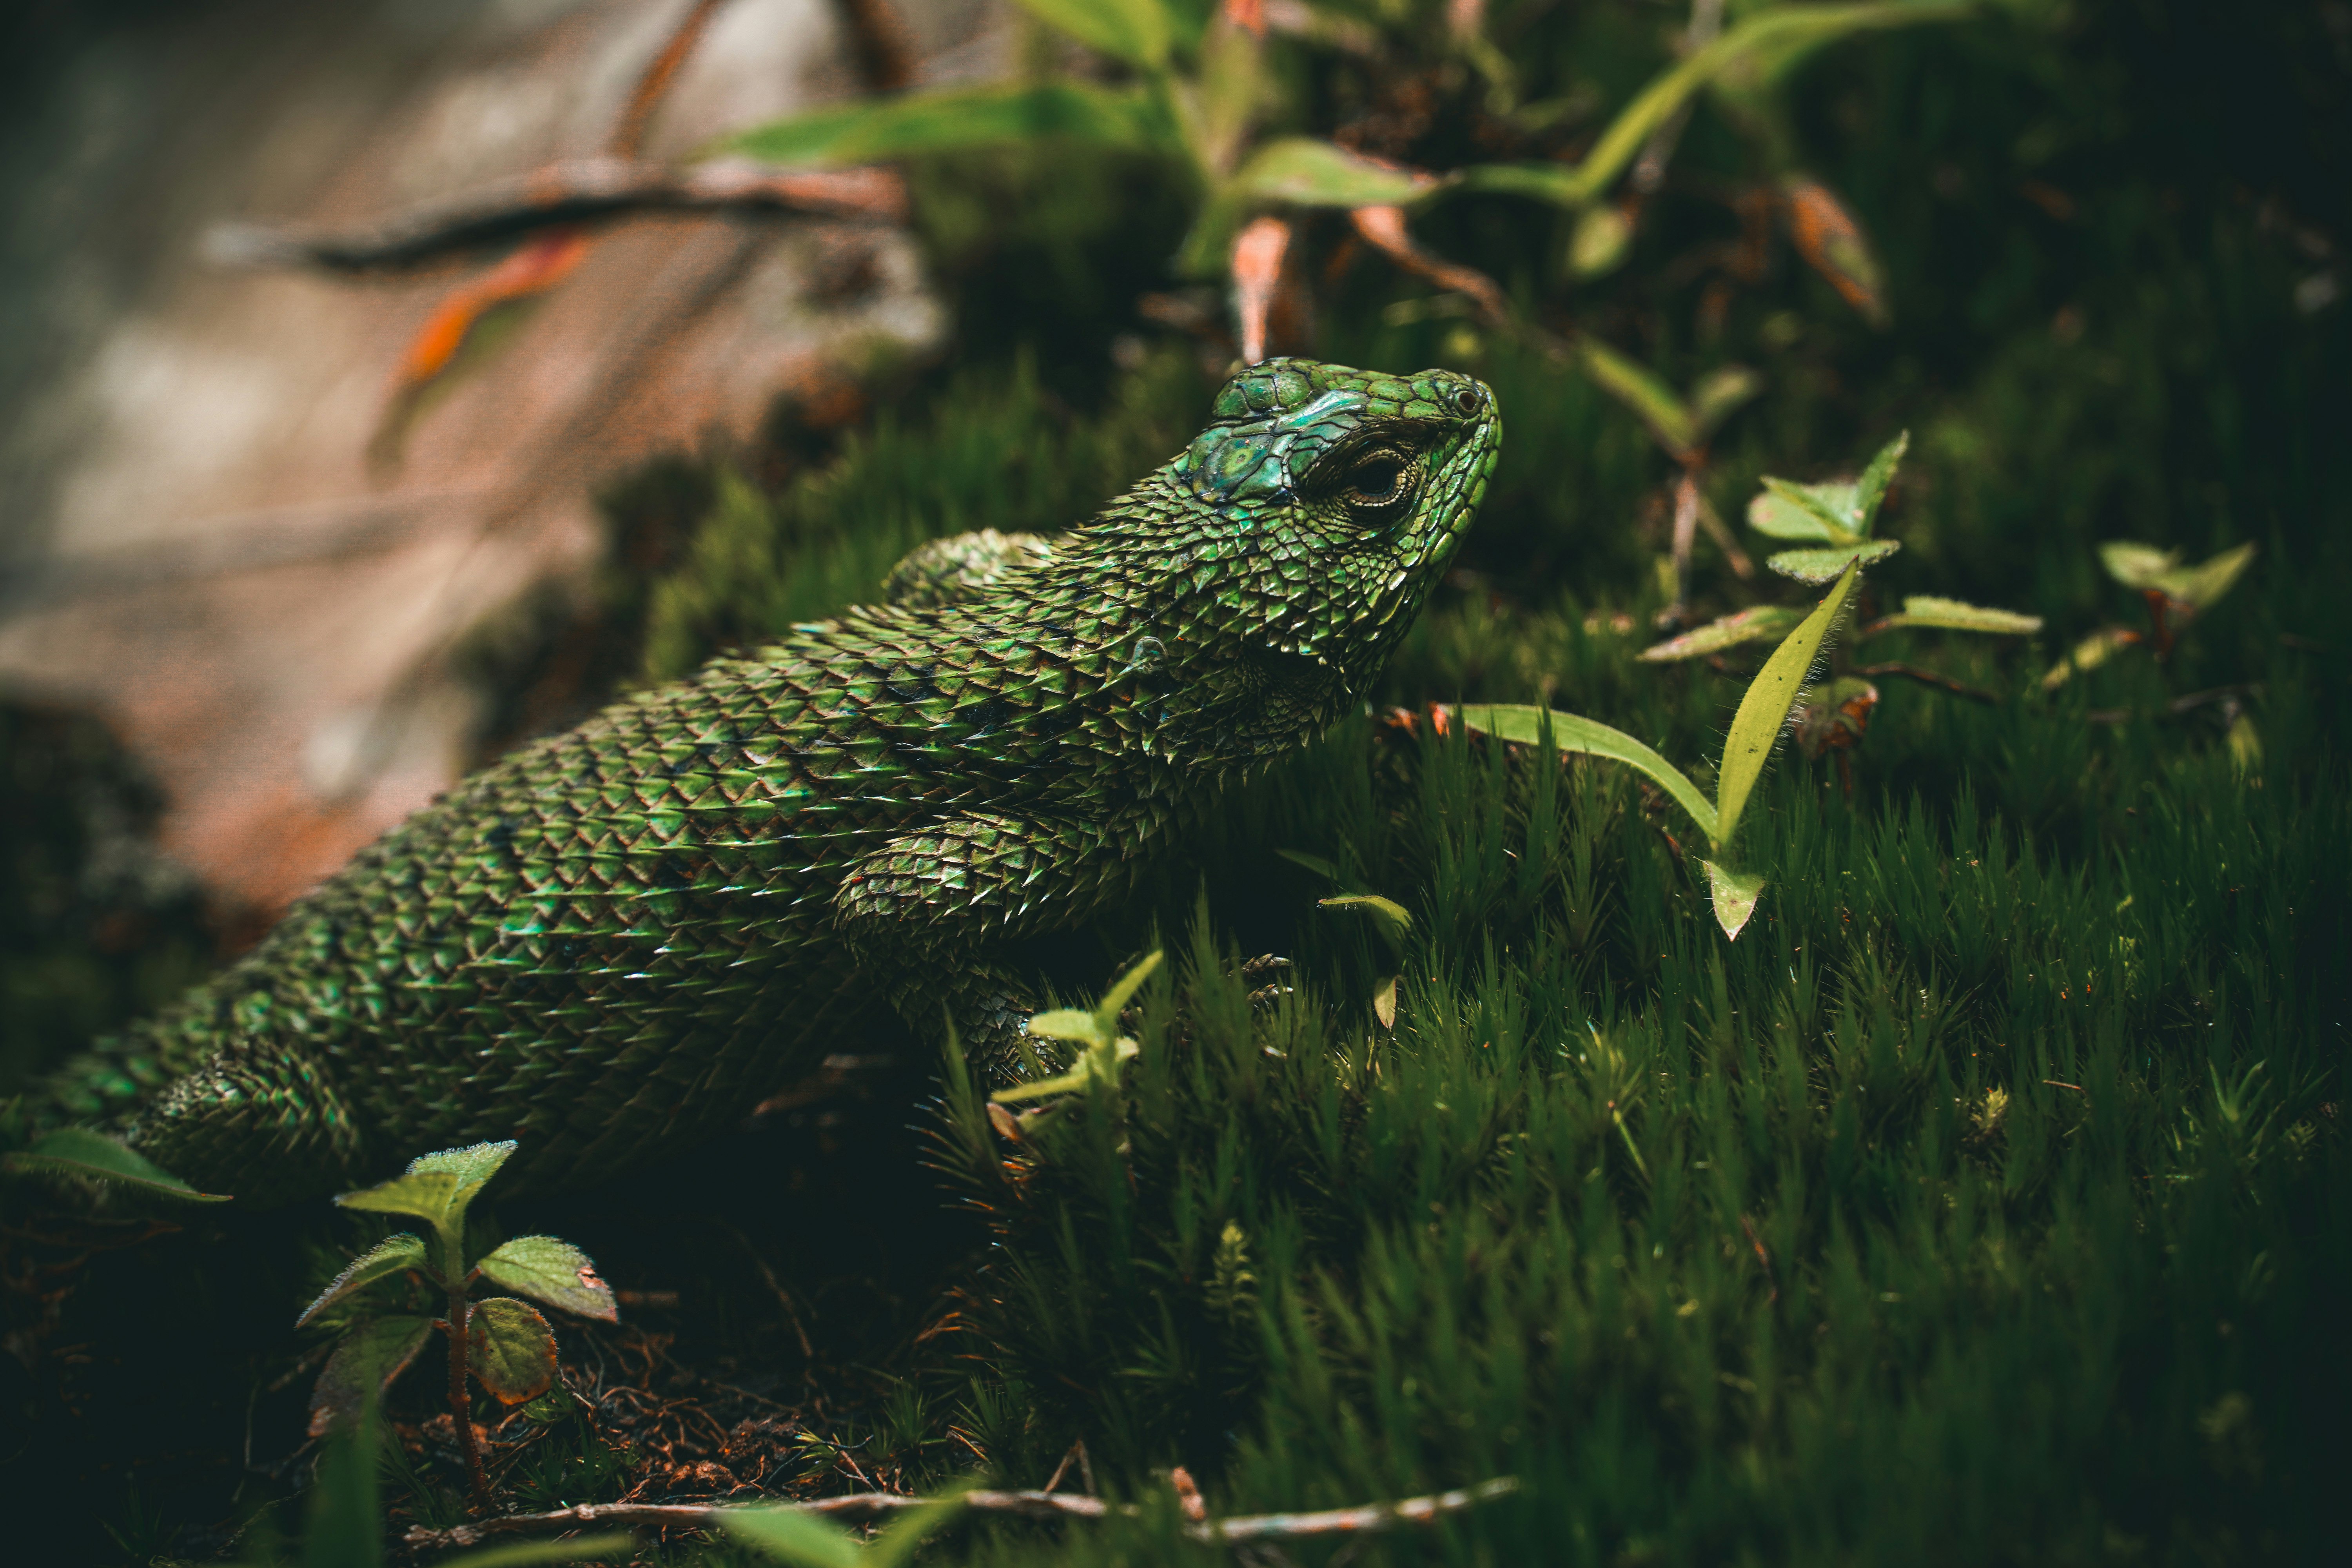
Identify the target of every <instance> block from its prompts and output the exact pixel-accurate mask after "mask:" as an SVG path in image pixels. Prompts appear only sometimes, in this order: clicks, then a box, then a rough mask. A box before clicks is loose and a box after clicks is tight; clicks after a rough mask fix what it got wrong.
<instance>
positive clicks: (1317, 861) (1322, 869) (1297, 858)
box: [1275, 849, 1339, 882]
mask: <svg viewBox="0 0 2352 1568" xmlns="http://www.w3.org/2000/svg"><path fill="white" fill-rule="evenodd" d="M1275 853H1276V855H1279V856H1281V857H1282V858H1284V859H1286V860H1287V861H1289V862H1290V863H1291V864H1292V865H1294V866H1304V867H1305V868H1307V869H1308V870H1309V871H1312V872H1314V873H1315V874H1316V875H1317V876H1318V877H1320V878H1322V879H1324V880H1325V881H1327V882H1336V881H1338V880H1339V867H1337V866H1334V865H1333V864H1331V862H1330V861H1328V860H1326V859H1325V858H1323V857H1322V856H1320V855H1309V854H1308V853H1307V851H1305V850H1304V849H1277V850H1276V851H1275Z"/></svg>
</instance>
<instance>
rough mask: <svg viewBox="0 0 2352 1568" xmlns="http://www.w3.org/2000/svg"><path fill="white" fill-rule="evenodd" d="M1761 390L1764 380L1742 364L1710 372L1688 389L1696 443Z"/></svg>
mask: <svg viewBox="0 0 2352 1568" xmlns="http://www.w3.org/2000/svg"><path fill="white" fill-rule="evenodd" d="M1763 390H1764V378H1763V377H1762V376H1760V375H1759V374H1756V373H1755V372H1754V371H1752V370H1750V369H1748V367H1747V366H1746V365H1744V364H1727V365H1724V366H1722V367H1721V368H1720V369H1717V370H1711V371H1709V372H1707V374H1705V375H1703V376H1701V377H1700V378H1699V382H1698V384H1697V385H1696V386H1694V387H1692V388H1691V395H1690V422H1691V433H1692V436H1693V437H1694V438H1695V439H1696V440H1698V441H1705V440H1706V439H1707V438H1708V437H1711V436H1713V435H1714V434H1715V433H1716V431H1717V429H1719V428H1721V427H1722V425H1723V422H1724V421H1725V420H1727V419H1728V418H1730V417H1731V416H1732V415H1733V414H1735V413H1737V412H1738V410H1739V409H1740V407H1742V406H1743V405H1746V404H1747V403H1748V402H1749V401H1751V400H1752V399H1753V398H1754V397H1755V396H1756V395H1757V394H1758V393H1759V392H1761V391H1763Z"/></svg>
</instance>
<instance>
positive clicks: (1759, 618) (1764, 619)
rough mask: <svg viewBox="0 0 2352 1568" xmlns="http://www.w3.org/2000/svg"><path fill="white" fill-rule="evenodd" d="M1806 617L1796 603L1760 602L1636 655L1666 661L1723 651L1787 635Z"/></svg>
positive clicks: (1654, 660)
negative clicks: (1791, 628) (1771, 603)
mask: <svg viewBox="0 0 2352 1568" xmlns="http://www.w3.org/2000/svg"><path fill="white" fill-rule="evenodd" d="M1804 618H1805V612H1804V610H1803V609H1801V607H1799V606H1798V605H1755V606H1754V607H1752V608H1750V609H1745V610H1741V611H1739V612H1738V614H1736V615H1729V616H1723V617H1722V618H1721V619H1719V620H1713V621H1709V622H1708V623H1707V624H1706V625H1705V626H1695V627H1693V628H1692V629H1691V630H1689V631H1686V632H1685V633H1683V635H1682V636H1680V637H1668V638H1667V639H1666V640H1665V641H1664V642H1662V643H1658V644H1655V645H1654V646H1652V647H1645V648H1643V650H1642V651H1641V652H1640V653H1639V654H1636V655H1635V656H1634V657H1635V658H1641V659H1644V660H1647V661H1648V662H1650V663H1652V664H1664V663H1666V662H1668V661H1671V660H1674V659H1681V658H1699V657H1700V656H1701V655H1703V654H1710V653H1721V652H1722V651H1723V650H1724V649H1725V648H1727V647H1739V646H1741V645H1742V644H1744V643H1752V642H1770V641H1772V640H1773V639H1774V638H1776V637H1786V636H1787V635H1788V634H1789V631H1790V627H1792V626H1796V625H1797V623H1798V622H1800V621H1801V620H1803V619H1804Z"/></svg>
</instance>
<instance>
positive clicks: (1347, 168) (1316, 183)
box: [1231, 136, 1437, 207]
mask: <svg viewBox="0 0 2352 1568" xmlns="http://www.w3.org/2000/svg"><path fill="white" fill-rule="evenodd" d="M1436 188H1437V180H1436V178H1435V176H1433V175H1430V174H1422V173H1420V172H1419V171H1417V170H1412V169H1397V168H1391V167H1390V166H1389V165H1388V164H1386V163H1376V162H1374V161H1373V160H1371V159H1370V158H1367V157H1365V156H1364V155H1363V154H1362V153H1350V152H1349V151H1348V149H1346V148H1345V147H1342V146H1339V144H1338V143H1336V142H1323V141H1318V140H1317V139H1316V138H1314V137H1312V136H1284V137H1280V138H1277V139H1276V140H1275V141H1272V142H1267V143H1266V144H1265V146H1263V147H1261V148H1259V149H1258V150H1257V152H1256V153H1255V154H1254V155H1253V156H1252V157H1251V158H1250V160H1249V162H1248V163H1244V164H1243V165H1242V166H1241V168H1240V169H1238V170H1236V171H1235V172H1234V177H1233V181H1232V184H1231V189H1232V191H1233V194H1234V195H1239V196H1244V197H1248V198H1250V199H1253V200H1255V201H1262V202H1288V203H1290V204H1292V205H1297V206H1303V207H1389V206H1402V205H1405V204H1406V203H1408V202H1413V201H1418V200H1419V199H1420V198H1422V197H1423V196H1425V195H1428V194H1429V193H1430V192H1432V191H1433V190H1435V189H1436Z"/></svg>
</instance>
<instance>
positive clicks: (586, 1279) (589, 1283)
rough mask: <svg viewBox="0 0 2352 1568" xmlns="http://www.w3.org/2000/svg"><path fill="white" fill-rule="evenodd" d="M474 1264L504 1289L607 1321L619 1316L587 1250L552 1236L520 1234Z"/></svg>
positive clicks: (611, 1296) (618, 1318) (609, 1287)
mask: <svg viewBox="0 0 2352 1568" xmlns="http://www.w3.org/2000/svg"><path fill="white" fill-rule="evenodd" d="M474 1267H475V1268H479V1269H480V1270H481V1271H482V1276H483V1278H484V1279H488V1280H490V1281H491V1282H492V1283H494V1284H498V1285H503V1286H505V1287H506V1288H507V1289H509V1290H513V1291H516V1292H519V1293H520V1294H521V1295H525V1296H528V1297H530V1299H531V1300H534V1301H544V1302H545V1303H547V1305H549V1306H551V1307H561V1308H562V1309H563V1310H565V1311H567V1312H577V1313H579V1314H580V1315H581V1316H582V1317H583V1318H596V1319H600V1320H601V1321H604V1322H607V1323H617V1322H619V1321H621V1311H620V1308H619V1307H618V1305H616V1304H615V1302H614V1300H613V1288H612V1287H611V1286H610V1285H607V1284H605V1283H604V1280H603V1279H600V1278H598V1276H597V1273H596V1266H595V1265H594V1264H593V1263H591V1262H590V1261H589V1260H588V1255H587V1254H586V1253H584V1252H583V1251H581V1250H580V1249H579V1248H578V1247H574V1246H572V1244H571V1243H570V1242H568V1241H558V1240H557V1239H556V1238H555V1237H551V1236H519V1237H515V1238H514V1239H513V1240H512V1241H509V1242H506V1243H504V1244H503V1245H501V1246H500V1247H499V1248H498V1249H497V1250H496V1251H494V1252H492V1253H490V1254H489V1255H488V1256H487V1257H485V1258H482V1260H481V1261H480V1262H478V1263H477V1264H476V1265H475V1266H474Z"/></svg>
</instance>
